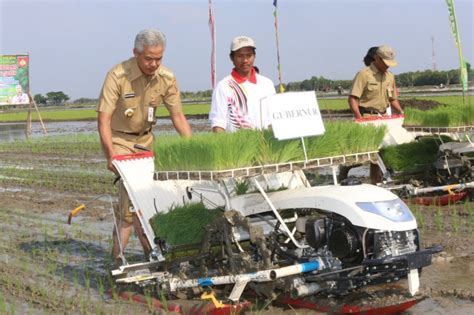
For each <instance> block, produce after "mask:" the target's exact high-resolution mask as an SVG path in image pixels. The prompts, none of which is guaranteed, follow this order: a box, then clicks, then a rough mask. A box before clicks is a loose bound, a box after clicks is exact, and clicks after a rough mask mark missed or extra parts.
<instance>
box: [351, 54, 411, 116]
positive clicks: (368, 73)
mask: <svg viewBox="0 0 474 315" xmlns="http://www.w3.org/2000/svg"><path fill="white" fill-rule="evenodd" d="M396 65H397V61H396V60H395V51H394V50H393V48H392V47H389V46H380V47H379V48H378V49H377V51H376V54H375V56H374V61H373V62H372V63H371V64H370V65H369V66H367V67H365V68H364V69H362V70H361V71H359V72H358V73H357V75H356V76H355V78H354V81H353V82H352V88H351V92H350V94H349V106H350V108H351V110H352V112H353V113H354V116H355V118H356V119H357V118H361V117H362V116H363V115H385V114H387V108H388V107H389V106H391V108H392V109H394V110H395V111H397V112H398V113H400V114H403V110H402V108H401V107H400V103H399V102H398V99H397V91H396V85H395V77H394V75H393V74H392V73H391V72H389V71H387V70H388V68H389V67H395V66H396Z"/></svg>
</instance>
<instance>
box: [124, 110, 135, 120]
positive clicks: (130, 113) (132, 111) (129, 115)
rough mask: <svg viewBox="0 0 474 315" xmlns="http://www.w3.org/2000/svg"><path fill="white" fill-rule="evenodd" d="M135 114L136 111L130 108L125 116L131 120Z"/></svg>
mask: <svg viewBox="0 0 474 315" xmlns="http://www.w3.org/2000/svg"><path fill="white" fill-rule="evenodd" d="M134 113H135V111H134V110H133V109H131V108H128V109H127V110H126V111H125V116H126V117H127V118H130V117H132V116H133V114H134Z"/></svg>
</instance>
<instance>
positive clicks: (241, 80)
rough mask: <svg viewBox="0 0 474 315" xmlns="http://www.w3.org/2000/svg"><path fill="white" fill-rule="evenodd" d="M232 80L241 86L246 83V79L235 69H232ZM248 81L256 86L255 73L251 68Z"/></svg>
mask: <svg viewBox="0 0 474 315" xmlns="http://www.w3.org/2000/svg"><path fill="white" fill-rule="evenodd" d="M231 75H232V78H234V80H235V81H236V82H237V83H239V84H241V83H244V82H245V81H247V78H245V77H243V76H241V75H240V74H239V73H238V72H237V71H236V70H235V68H234V69H232V73H231ZM248 81H249V82H250V83H253V84H257V73H256V72H255V69H253V68H252V70H251V73H250V79H248Z"/></svg>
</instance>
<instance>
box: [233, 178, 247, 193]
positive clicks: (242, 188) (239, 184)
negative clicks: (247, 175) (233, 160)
mask: <svg viewBox="0 0 474 315" xmlns="http://www.w3.org/2000/svg"><path fill="white" fill-rule="evenodd" d="M249 187H250V184H249V182H248V181H247V180H245V179H243V180H237V181H236V183H235V193H236V194H237V195H245V194H246V193H247V191H248V190H249Z"/></svg>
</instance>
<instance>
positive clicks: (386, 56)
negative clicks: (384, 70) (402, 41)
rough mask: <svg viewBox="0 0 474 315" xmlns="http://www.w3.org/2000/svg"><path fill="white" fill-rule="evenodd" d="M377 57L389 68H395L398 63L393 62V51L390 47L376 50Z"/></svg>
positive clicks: (381, 47)
mask: <svg viewBox="0 0 474 315" xmlns="http://www.w3.org/2000/svg"><path fill="white" fill-rule="evenodd" d="M377 55H378V56H379V57H380V58H382V60H383V62H385V64H386V65H387V66H389V67H395V66H396V65H397V64H398V62H397V61H396V60H395V50H394V49H393V48H392V47H390V46H380V47H379V48H378V49H377Z"/></svg>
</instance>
